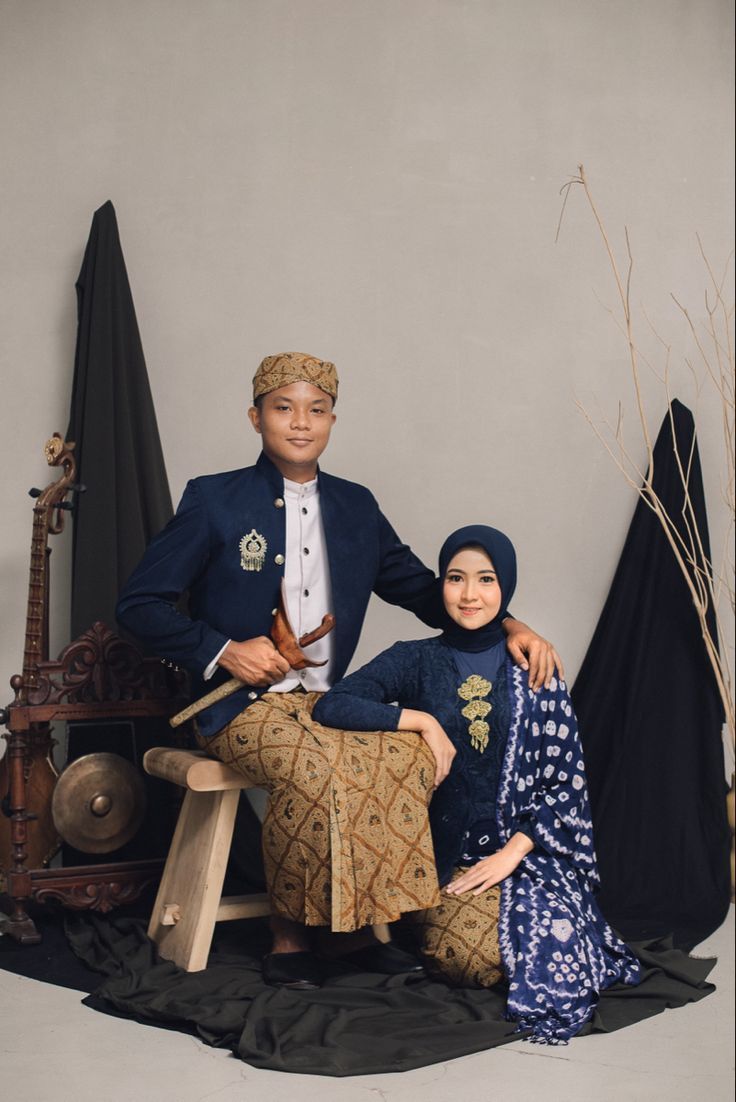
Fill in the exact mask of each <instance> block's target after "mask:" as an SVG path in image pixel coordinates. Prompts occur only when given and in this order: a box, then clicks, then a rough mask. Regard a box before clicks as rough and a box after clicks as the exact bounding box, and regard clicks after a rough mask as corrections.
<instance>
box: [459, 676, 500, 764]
mask: <svg viewBox="0 0 736 1102" xmlns="http://www.w3.org/2000/svg"><path fill="white" fill-rule="evenodd" d="M492 688H493V685H492V684H491V682H490V681H486V679H485V677H480V676H479V675H478V674H477V673H473V674H471V675H470V677H467V678H466V679H465V681H463V683H462V685H461V686H460V688H459V689H458V690H457V695H458V696H459V697H460V699H461V700H467V702H468V703H467V704H466V705H465V707H464V708H463V709H462V715H464V716H465V718H466V719H469V720H470V721H471V723H470V726H469V727H468V734H469V735H470V745H471V746H472V747H473V749H474V750H477V751H478V753H479V754H482V753H483V751H484V750H485V748H486V746H487V745H488V732H489V731H490V729H491V728H490V726H489V725H488V724H487V723H486V720H485V717H486V716H487V715H488V713H489V712H490V710H491V708H492V707H493V705H492V704H489V703H488V701H487V700H482V699H480V698H481V697H484V696H488V694H489V692H490V691H491V689H492Z"/></svg>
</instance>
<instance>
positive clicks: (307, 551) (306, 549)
mask: <svg viewBox="0 0 736 1102" xmlns="http://www.w3.org/2000/svg"><path fill="white" fill-rule="evenodd" d="M304 554H305V555H308V554H309V548H308V547H305V548H304Z"/></svg>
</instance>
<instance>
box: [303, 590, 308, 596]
mask: <svg viewBox="0 0 736 1102" xmlns="http://www.w3.org/2000/svg"><path fill="white" fill-rule="evenodd" d="M304 596H305V597H308V596H309V590H308V589H305V590H304Z"/></svg>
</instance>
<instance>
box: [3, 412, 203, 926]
mask: <svg viewBox="0 0 736 1102" xmlns="http://www.w3.org/2000/svg"><path fill="white" fill-rule="evenodd" d="M73 447H74V445H73V444H68V443H67V442H65V441H63V440H62V439H61V437H60V436H59V435H58V434H55V435H54V436H53V437H52V438H51V440H50V441H49V442H48V443H47V445H46V457H47V461H48V463H49V465H50V466H61V467H62V468H63V475H62V477H61V478H60V479H58V480H57V481H56V482H55V483H52V484H51V486H49V487H47V488H46V490H44V491H38V490H32V491H31V496H32V497H34V498H35V499H36V504H35V506H34V524H33V540H32V545H31V569H30V581H29V591H28V615H27V619H26V639H25V648H24V658H23V673H22V674H16V675H15V676H14V677H12V678H11V680H10V685H11V688H12V689H13V692H14V699H13V701H12V703H11V704H9V705H8V707H7V708H5V709H2V711H0V723H4V724H5V726H6V728H7V734H5V736H4V738H5V740H6V742H7V751H6V754H5V757H4V759H3V760H2V761H0V767H2V769H1V770H0V772H1V773H2V778H3V779H2V785H3V787H2V789H0V795H3V794H4V792H5V791H7V796H5V798H4V799H3V800H2V812H3V813H4V821H0V892H2V893H3V894H2V895H1V896H0V900H1V901H2V904H3V909H4V910H6V911H7V913H8V915H9V917H8V919H7V920H6V921H5V922H4V923H3V924H2V930H3V933H6V934H10V935H11V936H13V937H14V938H16V939H17V940H18V941H20V942H21V943H24V944H32V943H36V942H38V941H40V940H41V938H40V934H39V933H38V931H37V929H36V926H35V924H34V922H33V920H32V918H31V917H30V915H29V914H28V911H27V908H28V906H29V904H30V903H31V902H32V901H33V902H36V903H44V902H47V901H49V900H56V901H58V902H59V903H61V904H63V905H64V906H66V907H71V908H73V909H75V910H97V911H103V912H104V911H110V910H112V909H113V908H114V907H117V906H119V905H120V904H122V903H129V902H132V901H133V900H135V899H136V898H138V896H139V895H140V894H141V892H142V891H143V889H144V888H145V887H147V886H148V885H149V884H151V883H153V882H155V881H157V880H158V879H159V877H160V874H161V870H162V868H163V861H162V860H160V859H150V860H148V859H147V860H137V861H109V862H108V863H101V864H90V865H77V866H66V867H61V868H50V867H49V863H50V861H51V859H52V858H53V856H54V855H55V854H56V853H57V852H58V849H59V847H60V845H61V841H62V835H63V834H64V832H65V831H66V829H67V823H68V822H69V820H70V816H71V819H72V820H73V819H74V818H75V815H76V827H74V829H75V830H76V833H77V835H79V834H80V831H81V833H82V835H84V834H85V832H86V833H88V834H91V836H92V842H91V844H90V845H89V846H87V847H86V850H87V851H88V852H96V851H97V850H99V849H104V848H105V846H104V844H100V845H98V846H95V842H94V837H95V835H96V834H97V833H99V832H97V831H96V829H95V821H96V820H98V821H99V823H100V824H103V823H104V822H105V821H106V817H108V816H113V817H114V815H115V814H118V813H119V808H120V806H121V804H126V801H127V804H126V806H129V805H130V806H132V805H133V804H135V789H136V781H135V778H134V777H131V776H130V775H129V774H130V772H131V771H132V772H135V770H134V769H133V767H132V766H129V765H128V763H126V762H125V761H124V760H123V759H119V762H121V763H122V769H121V768H120V766H118V767H117V768H115V767H113V769H112V772H110V770H109V768H108V767H109V765H110V763H109V762H108V761H105V760H102V759H111V758H114V757H116V755H112V754H104V753H103V754H91V755H88V758H89V759H100V760H96V761H94V762H92V763H91V764H90V765H89V766H85V764H84V761H85V759H78V761H77V762H74V763H72V764H71V765H70V766H69V767H68V772H71V771H72V770H75V771H76V772H75V774H74V775H73V777H72V781H71V783H70V784H68V785H66V786H65V793H62V782H63V780H64V773H62V775H61V778H62V780H60V779H59V775H58V773H57V771H56V768H55V766H54V764H53V759H52V757H51V752H52V748H53V746H54V739H53V737H52V728H51V724H52V723H54V722H64V721H70V720H74V721H78V722H83V721H99V720H113V721H114V720H121V719H123V720H129V719H135V718H137V717H168V716H170V715H172V713H174V712H177V711H179V710H180V709H181V708H182V707H183V705H184V704H185V703H186V702H187V684H186V675H185V674H184V673H183V672H181V671H179V670H176V669H174V668H171V667H170V666H168V665H166V664H164V663H162V662H161V661H160V660H159V659H157V658H144V657H143V656H142V655H141V653H140V651H139V650H138V649H137V648H136V647H135V646H133V645H132V644H131V643H128V642H126V641H125V640H123V639H120V638H119V636H117V635H116V634H115V633H114V632H113V631H111V630H110V628H108V627H107V626H106V625H105V624H103V623H101V622H97V623H95V624H93V625H92V626H91V627H90V628H89V629H88V630H87V631H85V632H84V633H83V634H82V635H81V636H80V637H79V638H78V639H75V640H74V641H73V642H72V643H70V644H69V645H68V646H66V647H65V648H64V649H63V650H62V652H61V654H60V655H59V657H58V659H57V660H56V661H51V660H49V658H48V557H49V553H50V552H49V549H48V546H47V543H48V535H49V534H56V533H58V532H60V531H61V529H62V527H63V513H62V510H64V509H68V508H69V502H67V501H66V498H67V496H68V495H69V494H71V493H73V492H75V491H78V490H80V489H81V487H77V486H75V485H74V474H75V468H74V461H73V457H72V449H73ZM178 741H180V743H181V744H186V736H184V738H183V739H181V740H178ZM60 794H62V796H63V798H62V799H61V800H59V799H58V798H57V797H58V796H59V795H60ZM52 805H56V806H52ZM85 816H86V818H85ZM123 817H124V818H125V819H126V822H133V828H132V829H135V826H136V825H137V822H139V821H140V820H139V818H138V819H136V816H135V814H132V815H128V814H127V813H126V814H124V816H123ZM2 819H3V816H0V820H2ZM107 821H110V820H107ZM8 823H9V831H8V830H7V829H5V827H6V826H7V824H8ZM80 824H81V825H80ZM70 829H71V828H70ZM121 829H122V828H121ZM111 830H112V844H110V845H107V850H108V851H109V850H110V849H112V848H114V845H115V844H116V838H117V836H116V833H115V832H116V830H117V826H116V825H115V824H114V823H113V825H112V826H111ZM102 833H103V834H104V833H105V832H104V831H103V832H102ZM121 836H122V835H121Z"/></svg>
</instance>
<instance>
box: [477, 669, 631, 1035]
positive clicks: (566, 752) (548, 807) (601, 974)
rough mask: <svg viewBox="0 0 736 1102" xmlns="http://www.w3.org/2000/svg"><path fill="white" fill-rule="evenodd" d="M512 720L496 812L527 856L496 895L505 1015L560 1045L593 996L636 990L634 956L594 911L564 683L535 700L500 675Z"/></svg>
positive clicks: (578, 750)
mask: <svg viewBox="0 0 736 1102" xmlns="http://www.w3.org/2000/svg"><path fill="white" fill-rule="evenodd" d="M507 668H508V671H509V689H510V695H511V700H512V722H511V729H510V731H509V738H508V743H507V746H506V755H505V759H504V765H503V771H502V774H501V781H500V784H499V790H498V800H497V804H496V813H497V818H498V829H499V834H500V837H501V840H502V841H503V842H504V843H505V842H507V841H508V839H509V837H510V836H511V834H512V833H513V832H514V830H515V829H516V827H515V825H514V824H515V823H517V822H519V821H520V820H523V821H524V829H525V831H526V832H527V833H528V834H530V835H532V836H533V839H534V843H535V848H534V850H533V851H532V852H531V853H530V854H528V856H526V857H525V858H524V859H523V860H522V862H521V863H520V865H519V866H518V867H517V869H516V871H515V872H514V874H513V875H512V876H510V877H508V878H507V879H506V880H505V881H504V882H503V884H502V887H501V908H500V919H499V941H500V945H501V953H502V957H503V965H504V969H505V971H506V975H507V977H508V980H509V997H508V1006H507V1013H508V1017H509V1018H511V1019H512V1020H513V1021H517V1022H518V1023H519V1029H520V1030H531V1037H530V1038H529V1039H530V1040H532V1041H537V1042H542V1043H546V1044H566V1043H567V1041H568V1040H569V1038H570V1037H572V1036H574V1035H575V1034H576V1033H577V1032H578V1031H579V1030H580V1028H581V1026H582V1025H584V1023H585V1022H587V1021H588V1019H589V1018H590V1017H592V1014H593V1011H594V1009H595V1004H596V1002H597V1000H598V993H599V992H600V991H602V990H604V989H605V988H606V987H610V986H611V984H614V983H617V982H619V981H620V982H624V983H631V984H634V983H638V981H639V979H640V969H639V964H638V962H637V961H636V958H635V957H634V955H633V954H632V953H631V951H630V950H629V949H628V948H627V947H626V945H624V944H623V942H621V941H620V940H619V939H618V938H617V937H616V935H615V934H614V932H613V930H612V929H611V927H610V926H609V925H608V924H607V923H606V921H605V919H604V918H603V916H602V915H601V913H600V911H599V910H598V907H597V905H596V903H595V898H594V893H595V891H596V889H597V887H598V884H599V880H598V871H597V868H596V861H595V851H594V848H593V830H592V822H591V816H590V806H589V803H588V792H587V786H586V782H585V770H584V765H583V755H582V747H581V744H580V738H579V735H578V730H577V723H576V721H575V714H574V712H573V709H572V705H571V703H570V700H569V697H568V694H567V689H566V687H565V685H564V683H563V682H560V681H557V680H555V679H553V681H552V683H551V685H550V689H549V690H542V691H541V692H540V693H536V694H535V693H533V692H531V690H530V689H529V686H528V676H527V675H526V674H524V673H523V672H522V670H520V669H519V668H518V667H517V666H511V665H510V664H509V666H508V667H507Z"/></svg>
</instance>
